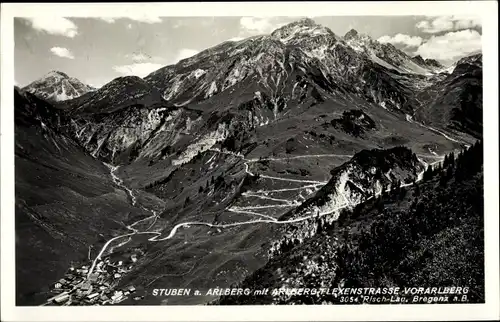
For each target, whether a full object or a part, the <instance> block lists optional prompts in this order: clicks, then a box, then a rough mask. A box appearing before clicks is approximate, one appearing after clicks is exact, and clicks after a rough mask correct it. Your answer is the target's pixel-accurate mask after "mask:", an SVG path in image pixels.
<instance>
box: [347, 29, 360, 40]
mask: <svg viewBox="0 0 500 322" xmlns="http://www.w3.org/2000/svg"><path fill="white" fill-rule="evenodd" d="M358 35H359V33H358V31H357V30H355V29H351V30H349V31H348V32H347V33H346V34H345V35H344V39H346V40H349V39H352V38H355V37H357V36H358Z"/></svg>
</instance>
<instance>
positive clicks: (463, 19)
mask: <svg viewBox="0 0 500 322" xmlns="http://www.w3.org/2000/svg"><path fill="white" fill-rule="evenodd" d="M415 26H416V27H417V28H418V29H420V30H421V31H422V32H425V33H429V34H435V33H440V32H445V31H451V30H462V29H470V28H475V27H481V19H480V18H479V17H477V16H464V15H461V16H438V17H433V18H432V19H427V20H422V21H419V22H418V23H417V24H416V25H415Z"/></svg>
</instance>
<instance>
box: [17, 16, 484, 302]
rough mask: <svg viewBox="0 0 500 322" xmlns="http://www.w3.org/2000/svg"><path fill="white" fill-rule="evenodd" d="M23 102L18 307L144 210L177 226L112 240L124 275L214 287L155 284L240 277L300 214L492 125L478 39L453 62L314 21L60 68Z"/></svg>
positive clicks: (358, 195) (162, 224)
mask: <svg viewBox="0 0 500 322" xmlns="http://www.w3.org/2000/svg"><path fill="white" fill-rule="evenodd" d="M15 115H16V206H17V212H16V220H18V222H16V224H17V225H18V226H17V227H18V228H16V233H17V235H18V240H19V243H18V244H17V246H16V247H17V251H18V252H22V253H23V255H22V256H19V257H18V258H17V259H16V260H17V262H16V264H17V265H16V267H18V279H17V283H18V284H17V285H18V289H19V292H18V297H17V301H18V304H19V305H29V304H37V303H42V302H43V301H44V300H46V298H48V287H49V285H50V283H51V282H52V281H53V280H56V279H58V278H59V277H60V276H61V275H62V274H64V271H65V270H66V269H67V268H68V266H70V265H73V264H75V263H79V264H80V263H85V262H86V261H88V258H87V257H86V255H88V254H87V252H88V249H89V247H90V246H92V247H95V248H101V247H103V246H104V244H105V242H106V240H109V239H110V238H113V237H117V236H121V235H122V234H125V233H126V232H127V227H132V226H134V225H135V224H136V223H138V222H142V221H146V222H148V223H149V221H151V225H150V226H149V227H148V228H147V229H146V228H144V229H143V230H141V231H140V233H142V234H155V233H158V234H161V235H162V236H163V237H169V238H166V239H165V240H164V241H156V240H153V241H150V240H146V239H145V238H144V237H141V236H143V235H141V234H140V233H138V232H137V231H136V233H134V234H132V235H131V236H130V238H129V239H128V241H127V242H124V243H120V244H116V245H114V247H112V251H111V252H110V251H109V249H104V253H105V254H108V256H111V257H116V258H121V257H123V256H125V255H124V254H128V252H129V251H130V250H131V249H140V250H141V252H144V254H145V255H144V257H143V258H142V259H141V260H140V261H138V262H137V263H135V264H134V265H135V266H134V267H133V268H132V270H131V271H130V272H129V273H127V274H126V275H124V276H123V278H121V279H120V280H118V281H116V287H119V286H122V285H126V284H130V283H133V284H134V285H143V289H142V290H140V291H141V292H146V293H144V294H145V296H146V297H145V300H144V301H143V302H144V303H147V304H162V303H163V304H166V303H167V302H168V304H200V303H208V302H209V301H212V300H213V299H214V296H201V297H200V296H192V297H188V298H186V297H183V298H175V297H171V298H168V299H162V298H158V297H153V296H148V293H147V288H154V287H156V286H158V287H159V286H162V287H167V286H168V287H178V286H179V285H183V286H185V287H192V288H198V289H200V290H203V289H208V288H210V287H211V286H210V285H218V286H221V287H223V286H228V285H230V284H232V283H236V282H240V281H242V280H243V279H244V278H245V277H248V276H250V275H251V274H252V273H253V272H255V271H256V270H257V269H259V268H260V267H263V266H264V265H265V264H266V263H267V262H268V261H269V260H270V258H272V256H273V255H272V254H274V253H276V252H277V251H278V249H279V247H281V246H280V245H283V243H284V242H286V241H288V240H294V239H297V240H301V241H304V240H306V239H308V238H313V236H314V235H315V231H316V230H315V229H316V228H315V227H316V224H314V223H313V224H311V223H310V221H309V220H303V219H304V218H306V217H307V218H308V219H309V218H313V217H314V216H317V217H318V220H319V219H321V220H322V221H325V222H333V221H335V220H337V218H338V216H339V215H340V213H341V210H342V209H344V208H347V209H350V208H352V207H354V206H355V205H357V204H360V203H363V202H365V201H366V200H369V199H370V198H373V196H374V195H377V194H380V193H381V192H383V191H384V190H385V189H387V188H389V189H390V187H391V186H393V187H394V186H395V183H399V184H402V185H409V184H412V183H413V182H415V181H417V180H420V179H421V175H422V173H423V171H424V170H425V168H426V167H427V166H428V165H429V164H434V163H436V162H440V161H441V160H442V158H443V157H444V155H445V154H448V153H450V152H452V151H459V150H462V149H465V148H466V147H468V146H470V145H471V144H473V143H474V142H475V141H476V140H478V139H481V138H482V55H481V54H476V55H472V56H469V57H465V58H462V59H460V60H459V61H458V62H456V64H455V65H454V66H452V68H447V67H445V66H442V65H441V64H440V63H439V62H437V61H435V60H432V59H425V60H424V59H423V58H422V57H420V56H417V57H410V56H409V55H407V54H405V53H404V52H402V51H401V50H398V49H397V48H396V47H394V46H393V45H391V44H381V43H379V42H377V41H376V40H373V39H371V38H370V37H369V36H367V35H361V34H359V33H357V32H356V31H355V30H351V31H349V32H348V33H347V34H346V35H344V36H343V37H342V36H338V35H336V34H334V33H333V32H332V31H331V30H329V29H328V28H326V27H323V26H321V25H318V24H316V23H315V22H314V21H313V20H311V19H302V20H299V21H296V22H293V23H291V24H288V25H285V26H283V27H281V28H279V29H277V30H275V31H273V32H272V33H271V34H269V35H262V36H255V37H250V38H247V39H243V40H240V41H226V42H224V43H221V44H219V45H217V46H214V47H212V48H208V49H206V50H204V51H202V52H200V53H198V54H196V55H194V56H192V57H189V58H186V59H183V60H181V61H179V62H178V63H177V64H174V65H169V66H165V67H163V68H160V69H159V70H157V71H154V72H152V73H151V74H149V75H147V76H146V77H144V78H140V77H136V76H127V77H119V78H116V79H114V80H112V81H111V82H109V83H108V84H106V85H104V86H102V87H101V88H98V89H95V88H92V87H90V86H88V85H85V84H83V83H81V82H80V81H78V80H76V79H74V78H71V77H68V76H67V75H66V74H64V73H62V72H56V71H54V72H51V73H49V74H48V75H46V76H45V77H44V78H42V79H40V80H37V81H35V82H33V83H31V84H30V85H28V86H27V87H25V88H22V89H19V88H16V89H15ZM250 221H252V223H249V222H250ZM289 222H294V223H297V224H294V225H290V226H287V223H289ZM242 223H243V224H242ZM134 227H135V226H134ZM174 227H177V228H174ZM179 227H180V228H179ZM129 229H130V228H129ZM86 232H92V236H91V235H86ZM28 236H29V237H28ZM33 243H35V244H36V245H38V246H37V247H35V248H30V245H32V244H33ZM70 249H72V250H73V251H70ZM35 251H36V252H37V253H36V254H37V255H35ZM96 252H97V251H95V252H94V253H92V255H93V258H95V256H96ZM91 257H92V256H91ZM32 267H36V270H37V272H38V271H39V274H37V278H36V281H33V280H32V278H31V280H30V276H31V275H32V274H33V273H32ZM145 285H148V287H147V288H146V287H145ZM130 301H132V300H131V299H129V300H127V301H125V302H123V303H124V304H127V303H132V302H130Z"/></svg>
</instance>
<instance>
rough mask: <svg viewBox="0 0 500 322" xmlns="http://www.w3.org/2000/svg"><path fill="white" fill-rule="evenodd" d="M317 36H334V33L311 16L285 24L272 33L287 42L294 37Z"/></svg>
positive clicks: (274, 36) (272, 35)
mask: <svg viewBox="0 0 500 322" xmlns="http://www.w3.org/2000/svg"><path fill="white" fill-rule="evenodd" d="M315 36H334V33H333V32H332V31H331V30H330V29H328V28H327V27H324V26H322V25H319V24H317V23H316V22H315V21H314V20H312V19H310V18H303V19H300V20H297V21H294V22H291V23H289V24H287V25H284V26H282V27H280V28H278V29H276V30H275V31H273V32H272V33H271V37H273V38H277V39H279V40H280V41H281V42H283V43H285V44H287V43H289V42H290V41H291V40H293V39H300V38H304V37H315Z"/></svg>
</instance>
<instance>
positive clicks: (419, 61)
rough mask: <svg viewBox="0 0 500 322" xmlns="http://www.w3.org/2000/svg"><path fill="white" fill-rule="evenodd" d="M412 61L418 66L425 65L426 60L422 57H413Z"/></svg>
mask: <svg viewBox="0 0 500 322" xmlns="http://www.w3.org/2000/svg"><path fill="white" fill-rule="evenodd" d="M412 59H413V61H414V62H416V63H418V64H425V60H424V59H423V58H422V56H420V55H417V56H415V57H413V58H412Z"/></svg>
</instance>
